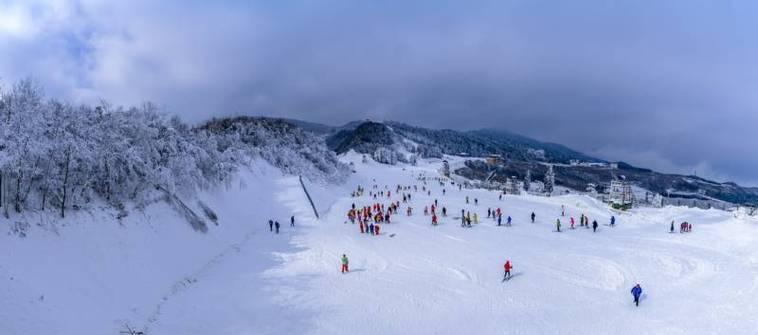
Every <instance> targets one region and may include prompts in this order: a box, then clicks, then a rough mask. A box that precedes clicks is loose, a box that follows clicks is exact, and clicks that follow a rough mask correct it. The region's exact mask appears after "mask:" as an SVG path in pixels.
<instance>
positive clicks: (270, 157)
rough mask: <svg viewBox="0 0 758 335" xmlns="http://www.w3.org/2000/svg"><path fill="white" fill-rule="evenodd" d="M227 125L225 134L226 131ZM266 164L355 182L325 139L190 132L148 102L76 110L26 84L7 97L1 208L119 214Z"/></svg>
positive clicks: (267, 132)
mask: <svg viewBox="0 0 758 335" xmlns="http://www.w3.org/2000/svg"><path fill="white" fill-rule="evenodd" d="M225 126H226V127H225ZM257 159H261V160H265V161H268V162H269V163H270V164H272V165H274V166H276V167H279V168H280V169H282V170H283V171H284V172H286V173H290V174H299V175H303V176H305V177H308V178H311V179H314V178H319V179H325V180H327V181H339V180H342V179H344V177H345V176H346V175H347V174H348V173H349V170H348V168H347V166H345V165H344V164H342V163H340V162H339V161H338V160H337V158H336V157H335V155H334V153H332V152H331V151H329V150H328V149H327V148H326V146H325V144H324V142H323V140H322V139H319V138H316V137H315V135H312V134H310V133H305V132H303V131H302V130H300V129H299V128H297V127H295V126H292V125H291V124H288V123H284V122H281V121H280V122H275V121H271V120H267V119H254V118H249V119H239V118H238V119H225V120H222V121H217V120H214V121H211V122H209V123H207V124H205V125H204V126H202V127H197V128H191V127H189V126H187V125H186V124H184V123H183V122H182V121H181V120H179V119H178V118H168V117H167V116H165V115H164V114H161V113H160V112H159V111H158V110H157V108H156V107H155V106H154V105H152V104H150V103H145V104H143V105H142V106H139V107H132V108H126V109H125V108H121V107H118V108H114V107H112V106H110V105H109V104H108V103H106V102H101V104H100V106H97V107H94V108H93V107H91V106H86V105H81V106H75V105H72V104H69V103H65V102H59V101H55V100H45V98H44V95H43V92H42V89H41V88H40V87H39V86H38V85H36V84H35V83H34V82H33V81H31V80H23V81H20V82H19V83H17V84H16V85H14V86H13V87H12V88H11V89H10V90H8V91H0V178H2V179H1V180H0V183H1V185H0V188H2V190H3V192H2V196H3V199H0V200H2V201H1V202H0V204H2V205H3V207H5V208H4V209H3V211H4V212H5V213H7V212H8V208H9V207H11V208H12V210H13V211H15V212H21V211H23V210H28V209H33V210H47V209H53V208H54V209H57V210H58V212H59V214H60V216H65V215H66V212H67V211H68V210H70V209H71V208H80V207H82V206H85V205H86V204H89V203H91V202H92V201H93V200H96V199H101V200H103V201H104V202H105V203H107V204H109V205H112V206H114V207H117V208H123V206H124V204H125V203H127V202H131V203H134V204H137V205H144V204H147V203H149V202H150V201H154V199H156V195H160V194H164V193H169V194H183V195H187V196H192V195H193V194H194V193H195V191H197V190H201V189H205V188H208V187H211V186H213V185H216V184H219V183H222V182H225V181H226V180H228V179H229V177H230V175H231V174H232V173H233V172H234V171H235V170H236V169H238V168H239V167H240V166H245V165H250V164H254V162H256V161H257Z"/></svg>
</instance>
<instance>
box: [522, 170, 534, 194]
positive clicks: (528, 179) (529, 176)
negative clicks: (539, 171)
mask: <svg viewBox="0 0 758 335" xmlns="http://www.w3.org/2000/svg"><path fill="white" fill-rule="evenodd" d="M531 186H532V170H531V169H527V170H526V176H525V177H524V191H526V192H529V188H530V187H531Z"/></svg>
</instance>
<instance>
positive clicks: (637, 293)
mask: <svg viewBox="0 0 758 335" xmlns="http://www.w3.org/2000/svg"><path fill="white" fill-rule="evenodd" d="M632 295H633V296H634V304H635V305H637V306H639V305H640V295H642V287H640V284H637V285H635V286H634V287H632Z"/></svg>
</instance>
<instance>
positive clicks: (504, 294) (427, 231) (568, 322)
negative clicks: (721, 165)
mask: <svg viewBox="0 0 758 335" xmlns="http://www.w3.org/2000/svg"><path fill="white" fill-rule="evenodd" d="M345 159H346V160H351V161H353V162H354V164H355V166H356V170H357V178H362V179H363V180H362V185H363V186H364V187H365V188H366V190H367V191H369V190H373V189H372V186H373V185H374V184H376V185H378V186H379V187H380V189H383V188H384V186H385V185H387V186H388V189H385V191H387V190H390V191H392V194H393V196H392V198H391V199H392V200H394V201H397V200H399V199H402V198H401V197H398V196H395V190H396V187H397V185H398V184H400V185H418V186H419V191H418V192H412V193H411V194H412V203H411V206H412V207H413V209H414V214H413V215H412V216H410V217H408V216H406V215H405V208H406V205H405V204H402V202H401V207H400V208H401V209H400V213H401V214H399V215H395V216H394V217H393V220H392V223H391V224H385V225H382V233H381V236H370V235H367V234H360V232H359V227H358V225H357V224H356V225H353V224H350V223H345V222H346V217H345V213H346V211H347V210H348V209H349V208H350V206H351V204H352V203H355V204H356V206H358V207H362V206H364V205H369V204H371V203H373V202H374V201H373V198H370V197H369V196H368V195H367V194H366V195H364V196H363V197H360V198H351V197H350V196H349V194H346V196H345V197H343V198H341V199H339V200H338V201H337V202H336V203H335V204H334V205H333V206H332V210H331V211H330V212H329V213H328V214H327V215H324V216H323V217H322V220H321V222H318V223H313V225H314V227H313V228H312V229H311V230H310V231H308V233H307V234H302V235H297V236H295V238H294V243H295V244H296V245H297V246H298V247H300V248H301V251H299V252H297V253H294V254H286V255H282V257H283V258H284V259H285V262H284V265H283V266H281V267H278V268H276V269H273V270H270V271H268V272H267V274H268V275H269V276H273V277H275V278H280V279H281V280H288V279H289V280H291V279H292V278H302V280H301V281H302V283H303V286H302V287H300V288H299V289H297V290H294V291H291V290H287V291H284V292H282V293H281V296H282V301H286V302H287V303H288V304H291V305H292V306H293V307H297V308H304V309H310V310H312V311H315V312H317V313H318V317H316V318H314V319H313V324H312V328H310V333H313V334H755V333H756V331H757V329H758V303H756V299H757V298H758V291H757V289H758V276H756V275H757V274H758V244H757V243H756V242H757V241H758V222H755V221H751V219H737V218H735V217H734V215H733V214H732V213H728V212H723V211H717V210H707V211H706V210H699V209H687V208H672V207H669V208H664V209H641V210H633V211H631V212H629V213H617V212H612V211H610V210H609V209H608V207H607V206H605V205H604V204H602V203H598V202H597V201H595V200H593V199H591V198H588V197H585V196H558V197H552V198H545V197H533V196H505V197H504V198H503V200H502V201H500V200H498V194H497V193H495V192H490V191H485V190H466V189H463V190H462V191H459V190H458V189H457V188H456V187H450V186H448V187H446V189H447V193H446V195H444V196H443V195H442V187H441V186H440V184H439V183H436V182H433V181H427V185H426V186H427V187H428V188H431V196H427V195H426V194H424V192H422V191H421V190H420V188H421V186H422V183H421V182H419V181H418V180H417V179H416V177H417V176H419V175H420V174H421V175H425V176H427V177H438V176H439V174H438V172H437V169H438V168H439V167H440V165H441V163H440V162H431V163H422V164H420V166H419V167H410V166H394V167H389V166H386V165H378V164H373V163H369V164H362V163H361V162H360V159H359V157H357V155H347V156H346V157H345ZM374 179H375V180H376V181H375V182H374V181H373V180H374ZM465 196H469V197H470V200H471V203H470V204H469V205H466V203H465ZM474 198H478V199H479V205H478V206H474V205H473V199H474ZM434 199H437V200H438V202H439V208H441V207H443V206H444V207H447V209H448V217H445V218H443V217H440V224H439V226H436V227H435V226H432V225H431V224H430V223H431V218H430V216H424V215H423V207H424V206H429V205H431V204H432V203H433V201H434ZM381 202H382V203H385V204H388V203H389V201H388V199H386V198H385V199H382V200H381ZM561 205H565V206H566V216H565V217H561V216H560V215H561ZM488 207H490V208H493V209H494V208H497V207H500V208H501V209H502V210H503V223H505V218H506V217H507V216H508V215H510V216H512V217H513V226H512V227H497V226H496V222H495V221H493V220H492V219H487V218H486V216H487V215H486V212H487V208H488ZM461 209H465V210H467V211H471V212H472V215H473V213H474V212H476V213H478V216H479V218H480V223H479V224H475V225H474V227H473V228H470V229H469V228H461V227H460V221H459V220H457V219H455V218H454V217H459V216H460V211H461ZM532 211H534V212H535V213H536V214H537V220H536V223H534V224H532V223H530V220H529V216H530V214H531V212H532ZM582 213H584V214H585V215H587V216H589V218H590V223H591V222H592V220H597V221H598V223H600V228H599V229H598V232H596V233H593V232H592V229H591V228H590V229H586V228H579V227H578V225H579V216H580V215H581V214H582ZM611 215H616V222H617V226H616V227H610V226H608V223H609V219H610V216H611ZM570 216H573V217H574V218H575V220H576V225H577V228H576V229H574V230H571V229H569V217H570ZM558 218H560V219H561V221H562V231H563V232H561V233H557V232H553V231H554V230H555V221H556V219H558ZM672 220H676V222H677V224H678V223H679V222H681V221H688V222H690V223H693V232H691V233H685V234H680V233H678V228H679V227H678V226H677V227H676V229H677V232H676V233H673V234H670V233H669V232H668V231H669V227H670V223H671V221H672ZM391 234H395V236H394V237H390V235H391ZM343 253H345V254H347V255H348V257H349V258H350V266H351V269H352V271H351V272H350V273H349V274H346V275H343V274H341V273H340V272H339V257H340V255H342V254H343ZM506 259H510V260H511V262H512V263H513V265H514V269H513V271H512V273H513V276H514V277H513V278H512V280H510V281H506V282H502V281H501V279H502V276H503V263H504V262H505V260H506ZM635 283H640V284H641V285H642V288H643V290H644V294H643V300H642V302H641V304H640V306H639V307H635V306H634V305H633V303H632V296H631V294H630V289H631V288H632V286H633V285H634V284H635Z"/></svg>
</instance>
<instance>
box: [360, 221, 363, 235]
mask: <svg viewBox="0 0 758 335" xmlns="http://www.w3.org/2000/svg"><path fill="white" fill-rule="evenodd" d="M360 226H361V234H363V221H361V222H360Z"/></svg>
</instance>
